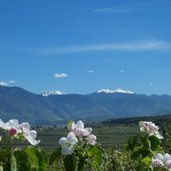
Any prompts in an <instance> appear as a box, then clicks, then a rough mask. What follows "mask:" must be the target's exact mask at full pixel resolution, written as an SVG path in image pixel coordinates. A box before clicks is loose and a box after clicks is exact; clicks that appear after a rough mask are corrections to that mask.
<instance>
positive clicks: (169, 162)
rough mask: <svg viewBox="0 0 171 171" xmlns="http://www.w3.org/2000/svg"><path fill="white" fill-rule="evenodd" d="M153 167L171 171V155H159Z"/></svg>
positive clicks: (155, 157) (153, 162) (153, 160)
mask: <svg viewBox="0 0 171 171" xmlns="http://www.w3.org/2000/svg"><path fill="white" fill-rule="evenodd" d="M151 165H152V166H153V167H165V168H166V169H168V170H169V171H171V155H170V154H168V153H165V154H161V153H158V154H156V155H155V156H154V157H153V159H152V164H151Z"/></svg>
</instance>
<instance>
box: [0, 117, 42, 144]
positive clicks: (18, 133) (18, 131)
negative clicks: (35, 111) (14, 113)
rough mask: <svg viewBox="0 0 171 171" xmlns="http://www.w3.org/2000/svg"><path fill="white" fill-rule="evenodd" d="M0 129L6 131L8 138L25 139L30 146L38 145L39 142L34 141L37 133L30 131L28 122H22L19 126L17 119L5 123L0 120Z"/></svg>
mask: <svg viewBox="0 0 171 171" xmlns="http://www.w3.org/2000/svg"><path fill="white" fill-rule="evenodd" d="M0 128H2V129H4V130H7V132H8V135H9V136H10V137H15V138H18V139H20V138H24V139H27V141H28V142H29V143H30V144H32V145H37V144H39V143H40V140H36V137H37V132H36V131H35V130H31V129H30V125H29V123H28V122H22V123H21V124H19V122H18V120H17V119H11V120H9V121H8V122H6V123H5V122H3V121H2V120H1V119H0Z"/></svg>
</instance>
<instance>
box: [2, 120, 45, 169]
mask: <svg viewBox="0 0 171 171" xmlns="http://www.w3.org/2000/svg"><path fill="white" fill-rule="evenodd" d="M0 128H1V129H3V130H4V131H5V135H4V136H1V149H0V170H3V171H8V170H9V171H10V170H11V171H18V170H21V169H23V168H25V170H32V169H33V170H34V169H35V170H36V169H40V168H41V167H42V166H41V164H42V163H45V160H44V159H43V155H42V154H41V152H40V150H38V149H37V148H34V147H32V146H27V147H25V148H23V149H21V148H19V147H17V146H16V142H17V141H21V142H23V141H25V140H27V141H28V142H29V143H30V144H31V145H33V146H35V145H38V144H39V143H40V140H36V138H37V132H36V131H35V130H31V128H30V125H29V123H28V122H23V123H19V122H18V120H16V119H11V120H9V121H8V122H6V123H5V122H3V121H2V120H1V119H0ZM39 159H40V160H42V161H41V162H40V160H39ZM26 163H27V164H26ZM43 170H44V171H45V170H46V168H45V167H44V169H43V168H42V171H43Z"/></svg>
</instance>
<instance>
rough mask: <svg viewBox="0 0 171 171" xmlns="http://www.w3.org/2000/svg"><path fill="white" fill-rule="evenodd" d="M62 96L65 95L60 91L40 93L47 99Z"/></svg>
mask: <svg viewBox="0 0 171 171" xmlns="http://www.w3.org/2000/svg"><path fill="white" fill-rule="evenodd" d="M63 94H66V93H64V92H62V91H58V90H52V91H46V92H44V93H42V96H45V97H47V96H50V95H63Z"/></svg>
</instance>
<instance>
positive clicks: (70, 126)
mask: <svg viewBox="0 0 171 171" xmlns="http://www.w3.org/2000/svg"><path fill="white" fill-rule="evenodd" d="M72 123H73V121H72V120H70V121H69V122H68V129H69V130H70V131H71V130H72Z"/></svg>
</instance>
